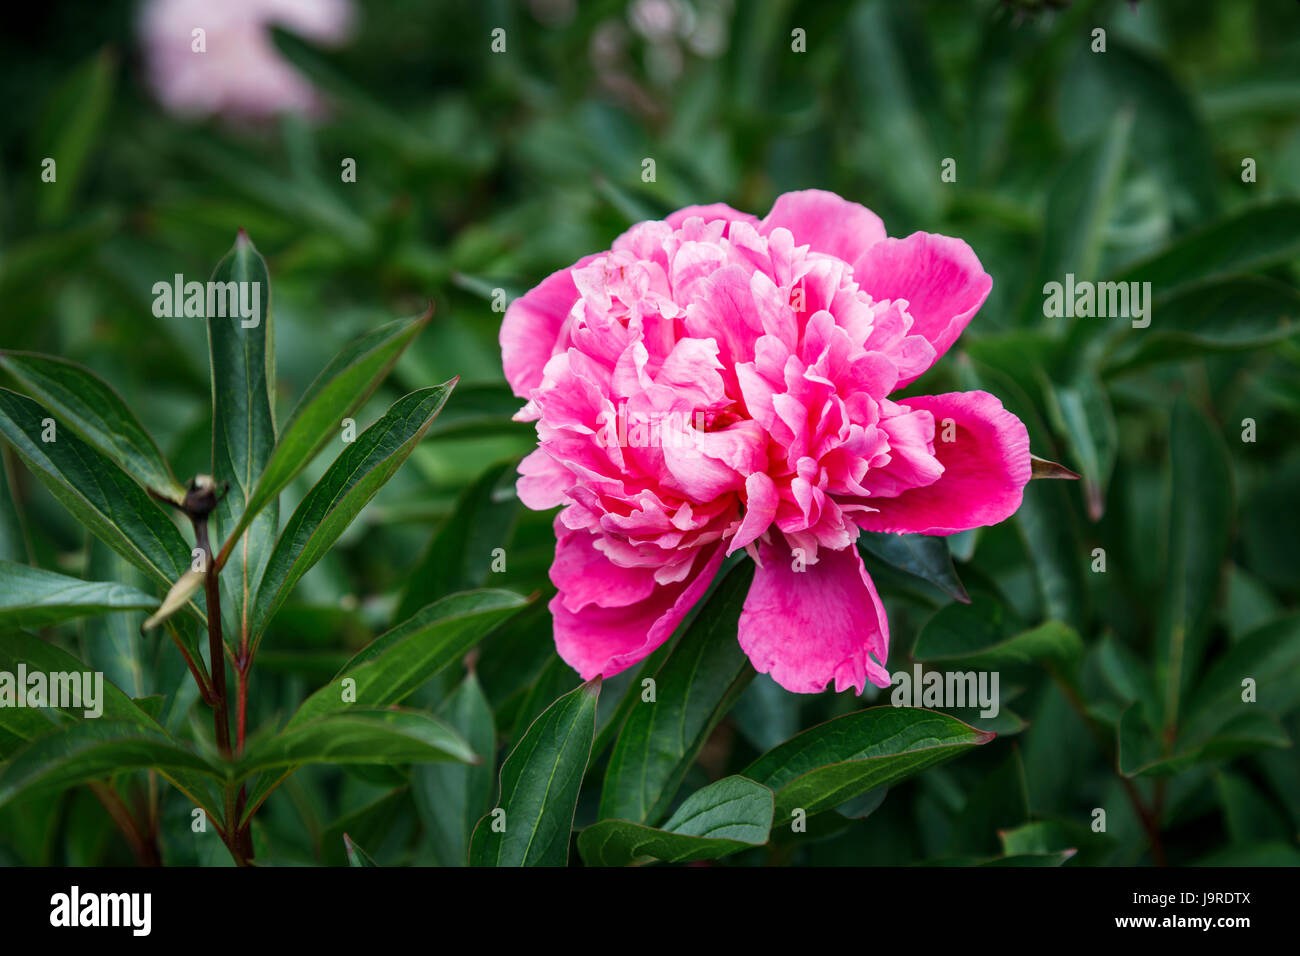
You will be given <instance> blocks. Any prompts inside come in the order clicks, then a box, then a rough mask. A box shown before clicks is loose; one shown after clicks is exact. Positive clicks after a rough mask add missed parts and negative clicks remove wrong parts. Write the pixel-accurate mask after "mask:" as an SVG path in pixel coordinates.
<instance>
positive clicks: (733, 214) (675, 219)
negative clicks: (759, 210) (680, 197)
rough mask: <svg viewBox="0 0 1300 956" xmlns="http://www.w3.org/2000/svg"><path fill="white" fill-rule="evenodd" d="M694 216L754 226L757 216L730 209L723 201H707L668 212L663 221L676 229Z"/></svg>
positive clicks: (709, 220)
mask: <svg viewBox="0 0 1300 956" xmlns="http://www.w3.org/2000/svg"><path fill="white" fill-rule="evenodd" d="M695 216H699V217H700V218H701V219H703V220H704V221H705V222H712V221H713V220H715V219H725V220H726V221H727V222H748V223H750V224H752V225H755V226H756V225H758V217H757V216H751V215H750V214H749V213H747V212H741V211H740V210H738V209H732V208H731V207H730V206H728V205H727V204H726V203H725V202H714V203H709V204H708V205H707V206H687V207H685V208H684V209H678V210H677V211H676V212H673V213H669V214H668V216H667V217H666V218H665V220H664V221H665V222H667V223H668V225H670V226H672V227H673V228H674V229H678V228H680V227H681V225H682V223H684V222H685V221H686V220H687V219H692V218H694V217H695Z"/></svg>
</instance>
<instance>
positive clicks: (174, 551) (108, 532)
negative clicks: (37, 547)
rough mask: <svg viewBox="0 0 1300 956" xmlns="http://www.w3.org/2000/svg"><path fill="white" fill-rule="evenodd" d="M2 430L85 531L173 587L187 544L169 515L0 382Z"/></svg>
mask: <svg viewBox="0 0 1300 956" xmlns="http://www.w3.org/2000/svg"><path fill="white" fill-rule="evenodd" d="M0 434H3V435H4V436H5V438H7V439H8V440H9V442H10V443H11V444H12V445H13V447H14V450H15V451H16V452H18V457H20V458H21V459H22V460H23V463H24V464H26V465H27V467H28V468H29V469H30V470H31V472H32V474H34V475H35V476H36V478H37V479H38V480H39V481H40V482H41V484H43V485H45V487H46V488H48V489H49V491H50V493H51V494H52V495H54V497H55V498H57V499H58V500H59V501H60V502H61V503H62V504H63V506H64V507H66V508H67V509H68V510H69V511H71V512H72V514H73V515H74V516H75V517H76V518H77V520H79V521H80V522H81V523H82V524H83V525H85V527H86V529H87V530H88V531H90V532H91V533H92V534H94V535H95V536H96V537H97V538H99V539H100V540H102V541H103V542H104V543H105V544H107V545H108V546H109V547H110V548H112V549H113V550H114V551H116V552H117V553H118V554H120V555H122V557H124V558H126V559H127V560H128V561H130V562H131V563H132V564H134V565H135V566H136V567H138V568H139V569H140V570H142V571H144V572H145V573H146V574H148V575H149V576H150V577H152V578H153V579H154V580H156V581H158V582H159V583H161V584H162V585H163V586H164V587H171V584H172V582H173V581H175V580H176V579H177V578H179V577H180V576H181V575H182V574H183V573H184V572H185V571H186V570H187V569H188V568H189V566H190V546H189V545H188V544H186V543H185V539H184V538H182V537H181V533H180V532H179V531H178V530H177V529H176V526H175V525H174V524H172V521H171V518H170V517H168V516H167V515H166V514H164V513H163V511H162V510H161V509H160V508H159V507H158V505H157V504H155V503H154V502H153V501H152V500H151V499H150V498H149V496H148V495H147V494H145V492H144V491H143V490H142V489H141V488H140V486H139V485H137V484H136V483H135V482H134V481H132V480H131V479H130V478H128V477H127V475H126V473H125V472H123V471H122V470H121V469H120V468H118V467H117V466H116V465H115V464H113V463H112V462H111V461H109V460H108V459H107V458H105V457H104V456H103V455H102V454H100V453H99V452H98V451H96V450H95V449H94V448H92V447H90V446H89V445H87V444H86V443H85V442H84V441H82V440H81V439H80V438H78V437H77V436H76V435H75V434H73V433H72V432H71V430H69V429H63V430H60V429H59V428H58V422H57V420H56V419H55V418H54V417H53V416H51V415H50V414H49V413H48V412H46V411H45V409H43V408H42V407H41V406H40V405H38V404H37V403H36V402H34V401H32V400H31V399H30V398H26V397H25V396H22V395H19V394H17V393H15V392H11V391H9V390H8V389H0ZM47 438H48V439H49V440H48V441H47V440H46V439H47Z"/></svg>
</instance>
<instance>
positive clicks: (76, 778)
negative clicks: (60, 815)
mask: <svg viewBox="0 0 1300 956" xmlns="http://www.w3.org/2000/svg"><path fill="white" fill-rule="evenodd" d="M149 767H152V768H156V769H158V770H162V771H164V772H189V773H201V774H207V775H210V776H217V775H219V774H218V771H216V770H215V769H214V768H213V766H212V765H211V764H209V763H208V762H207V761H206V760H204V759H203V758H202V757H200V756H198V754H195V753H194V752H192V751H190V750H186V749H185V748H184V747H181V746H180V745H178V744H176V743H174V742H173V741H172V740H171V739H170V738H169V737H167V735H166V734H164V733H162V731H161V730H159V731H150V730H149V729H147V728H146V727H143V726H141V725H138V724H133V723H124V722H119V721H112V720H80V721H75V722H72V723H68V724H64V725H62V726H61V727H58V728H56V729H55V730H52V731H50V732H49V733H46V734H43V735H42V736H40V737H37V738H36V739H35V740H33V741H32V742H31V744H29V745H28V746H27V747H26V748H24V749H23V750H21V751H19V752H18V753H16V754H14V755H13V756H12V757H11V758H10V759H9V760H8V761H7V762H6V763H5V765H4V769H3V770H0V806H3V805H4V804H6V803H8V802H9V801H10V800H12V799H14V798H15V797H17V796H18V795H20V794H23V795H25V796H32V795H35V794H51V793H57V792H59V791H60V790H65V789H67V788H68V787H70V786H73V785H74V784H78V783H85V782H86V781H88V780H95V779H98V778H101V777H110V776H113V775H114V774H117V773H121V772H122V771H125V770H133V769H143V768H149Z"/></svg>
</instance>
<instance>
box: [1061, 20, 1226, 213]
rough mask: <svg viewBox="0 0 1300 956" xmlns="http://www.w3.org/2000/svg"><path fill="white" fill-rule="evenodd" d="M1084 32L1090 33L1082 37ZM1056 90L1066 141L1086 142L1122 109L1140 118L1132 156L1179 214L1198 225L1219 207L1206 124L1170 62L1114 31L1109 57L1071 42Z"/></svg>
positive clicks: (1133, 135)
mask: <svg viewBox="0 0 1300 956" xmlns="http://www.w3.org/2000/svg"><path fill="white" fill-rule="evenodd" d="M1085 32H1086V31H1085ZM1073 49H1074V59H1073V62H1072V63H1071V64H1070V69H1068V70H1067V72H1066V73H1065V75H1064V76H1063V77H1059V78H1058V77H1055V76H1054V77H1053V78H1052V82H1053V84H1054V85H1058V84H1059V88H1060V93H1059V103H1060V122H1061V126H1062V130H1063V132H1064V133H1065V134H1066V137H1067V139H1073V138H1088V137H1090V136H1093V135H1095V134H1096V133H1098V132H1100V130H1101V129H1102V128H1103V127H1104V126H1106V125H1107V124H1110V123H1111V122H1113V120H1114V117H1115V116H1116V115H1117V114H1119V113H1121V112H1122V111H1124V110H1131V111H1132V112H1133V113H1134V114H1135V115H1136V118H1137V121H1136V123H1135V124H1134V126H1133V133H1132V140H1133V143H1132V155H1133V157H1134V159H1135V160H1136V161H1138V162H1140V163H1141V164H1143V165H1144V166H1145V167H1146V168H1147V169H1149V170H1150V174H1151V175H1153V176H1154V177H1156V178H1157V179H1158V180H1159V182H1160V183H1161V186H1162V190H1163V192H1165V193H1166V194H1167V197H1168V198H1167V203H1168V205H1169V206H1171V207H1172V209H1173V212H1174V215H1175V216H1176V217H1177V218H1178V219H1179V220H1180V221H1184V222H1199V221H1200V220H1202V219H1204V218H1205V217H1206V216H1209V215H1213V214H1214V212H1215V210H1216V208H1217V205H1218V201H1217V192H1216V189H1215V186H1216V181H1215V168H1214V154H1213V152H1212V150H1211V148H1210V138H1209V136H1208V134H1207V132H1206V129H1205V124H1204V123H1203V122H1202V121H1201V118H1200V117H1199V116H1198V115H1197V112H1196V109H1195V106H1194V105H1193V103H1192V101H1191V99H1190V97H1189V96H1188V95H1187V93H1186V92H1184V90H1183V88H1182V87H1181V85H1180V84H1179V81H1178V80H1177V79H1176V78H1175V77H1174V75H1173V74H1172V73H1171V72H1170V70H1169V69H1168V67H1167V66H1166V65H1165V63H1164V62H1163V61H1162V60H1160V59H1157V58H1156V57H1154V56H1152V55H1151V54H1149V53H1147V52H1145V51H1144V50H1142V49H1139V48H1138V47H1137V46H1135V45H1132V44H1129V43H1127V42H1125V40H1124V39H1123V38H1122V37H1120V36H1119V35H1118V31H1114V32H1112V34H1111V36H1110V37H1109V42H1108V45H1107V50H1106V52H1105V54H1104V55H1098V54H1096V53H1093V52H1092V51H1091V50H1090V49H1088V46H1087V44H1085V43H1078V42H1076V43H1074V45H1073Z"/></svg>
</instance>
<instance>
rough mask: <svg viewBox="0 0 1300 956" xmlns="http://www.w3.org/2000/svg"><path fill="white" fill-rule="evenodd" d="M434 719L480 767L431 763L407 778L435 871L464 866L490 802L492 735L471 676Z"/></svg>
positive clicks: (490, 721)
mask: <svg viewBox="0 0 1300 956" xmlns="http://www.w3.org/2000/svg"><path fill="white" fill-rule="evenodd" d="M438 714H439V716H440V717H442V719H443V720H445V721H447V723H448V724H449V725H450V726H452V727H453V728H455V729H456V730H457V731H458V732H459V733H460V734H461V736H463V737H464V738H465V740H466V741H468V742H469V745H470V746H471V747H472V748H473V749H474V752H475V753H477V754H480V755H482V757H483V762H482V763H479V764H475V765H468V766H467V765H464V764H455V763H431V764H426V765H424V766H420V767H416V768H415V769H414V770H413V771H412V773H411V788H412V791H413V794H414V796H415V804H416V809H417V810H418V811H419V813H420V819H421V820H422V821H423V823H424V827H425V830H426V831H427V832H428V834H429V839H430V841H431V842H432V843H433V852H434V856H435V858H436V859H437V861H438V864H439V865H440V866H464V865H465V864H466V863H467V862H468V857H469V840H470V835H471V834H472V833H473V831H474V824H475V823H477V822H478V819H479V817H481V816H482V815H483V814H484V813H485V812H486V811H487V810H488V800H490V799H491V797H492V769H493V766H494V761H493V759H492V758H493V756H494V755H495V752H496V731H495V728H494V726H493V718H492V709H491V708H490V707H489V706H488V702H487V698H485V697H484V696H483V690H482V688H481V687H479V683H478V678H477V677H475V676H474V673H473V672H472V671H471V672H470V673H469V674H467V675H466V677H465V680H464V681H462V682H461V685H460V687H458V688H457V689H456V692H455V693H453V694H452V695H451V696H450V697H448V698H447V700H446V701H445V702H444V703H443V705H442V707H441V708H439V711H438Z"/></svg>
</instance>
